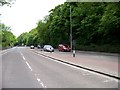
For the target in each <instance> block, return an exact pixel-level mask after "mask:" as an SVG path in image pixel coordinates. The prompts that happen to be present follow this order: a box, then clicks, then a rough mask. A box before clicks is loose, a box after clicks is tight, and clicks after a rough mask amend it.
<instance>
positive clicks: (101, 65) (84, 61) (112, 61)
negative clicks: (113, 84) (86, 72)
mask: <svg viewBox="0 0 120 90" xmlns="http://www.w3.org/2000/svg"><path fill="white" fill-rule="evenodd" d="M37 52H39V53H40V54H43V55H46V56H49V57H52V58H55V59H59V60H62V61H67V62H69V63H72V64H75V65H79V66H83V67H85V68H89V69H92V70H96V71H99V72H103V73H106V74H110V75H114V76H118V56H107V55H94V54H85V53H81V54H78V55H76V56H75V57H73V55H72V53H71V54H65V53H64V52H53V53H50V52H44V51H37Z"/></svg>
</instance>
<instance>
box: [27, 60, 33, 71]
mask: <svg viewBox="0 0 120 90" xmlns="http://www.w3.org/2000/svg"><path fill="white" fill-rule="evenodd" d="M26 64H27V66H28V67H29V69H30V70H31V71H32V68H31V66H30V65H29V63H28V62H27V61H26Z"/></svg>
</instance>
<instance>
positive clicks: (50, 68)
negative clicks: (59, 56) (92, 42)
mask: <svg viewBox="0 0 120 90" xmlns="http://www.w3.org/2000/svg"><path fill="white" fill-rule="evenodd" d="M2 88H118V80H116V79H113V78H110V77H107V76H103V75H99V74H96V73H92V72H88V71H86V70H83V69H80V68H77V67H74V66H71V65H67V64H64V63H61V62H58V61H55V60H53V59H50V58H47V57H43V56H41V55H39V54H36V53H34V52H32V50H30V49H28V48H25V47H15V48H12V49H10V50H7V51H6V52H4V53H3V54H2Z"/></svg>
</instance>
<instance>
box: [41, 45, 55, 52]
mask: <svg viewBox="0 0 120 90" xmlns="http://www.w3.org/2000/svg"><path fill="white" fill-rule="evenodd" d="M43 50H44V51H48V52H54V48H53V47H52V46H51V45H44V47H43Z"/></svg>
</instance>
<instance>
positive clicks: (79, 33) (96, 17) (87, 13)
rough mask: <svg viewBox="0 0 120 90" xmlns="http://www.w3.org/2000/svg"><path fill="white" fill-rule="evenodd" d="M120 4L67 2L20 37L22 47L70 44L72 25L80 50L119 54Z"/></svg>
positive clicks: (74, 37)
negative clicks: (24, 45) (25, 45)
mask: <svg viewBox="0 0 120 90" xmlns="http://www.w3.org/2000/svg"><path fill="white" fill-rule="evenodd" d="M119 4H120V3H115V2H111V3H110V2H109V3H105V2H99V3H97V2H96V3H95V2H91V3H88V2H87V3H83V2H65V3H64V4H61V5H58V6H56V7H55V8H54V9H52V10H50V14H49V15H48V16H46V17H45V19H44V20H43V21H39V22H38V23H37V27H36V28H35V29H33V30H31V31H30V32H29V33H23V34H22V35H21V36H19V37H18V41H19V44H21V43H24V44H27V45H31V44H33V45H37V44H51V45H53V46H54V47H57V46H58V44H59V43H67V44H70V23H71V25H72V31H73V34H72V36H73V40H74V41H75V42H76V48H77V49H81V50H82V49H83V50H96V51H97V50H98V49H99V50H98V51H110V52H119V51H120V48H119V47H120V29H119V28H120V5H119ZM70 7H71V19H72V22H70ZM21 41H22V42H21ZM100 47H101V48H100ZM111 47H112V48H111ZM92 48H93V49H92ZM105 49H106V50H105ZM109 49H112V50H109Z"/></svg>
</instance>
